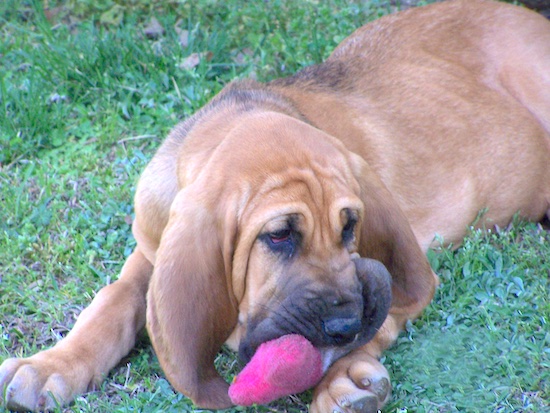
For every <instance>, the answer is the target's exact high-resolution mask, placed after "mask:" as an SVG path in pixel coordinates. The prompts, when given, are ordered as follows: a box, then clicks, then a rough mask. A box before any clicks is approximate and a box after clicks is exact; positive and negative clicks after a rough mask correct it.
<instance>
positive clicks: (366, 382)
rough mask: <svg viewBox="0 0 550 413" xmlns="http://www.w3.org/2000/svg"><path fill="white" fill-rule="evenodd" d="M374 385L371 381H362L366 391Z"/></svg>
mask: <svg viewBox="0 0 550 413" xmlns="http://www.w3.org/2000/svg"><path fill="white" fill-rule="evenodd" d="M371 384H372V382H371V381H370V379H363V380H361V386H363V387H364V388H365V389H366V388H367V387H369V386H370V385H371Z"/></svg>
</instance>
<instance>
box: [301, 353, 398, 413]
mask: <svg viewBox="0 0 550 413" xmlns="http://www.w3.org/2000/svg"><path fill="white" fill-rule="evenodd" d="M390 394H391V384H390V377H389V374H388V371H387V370H386V368H385V367H384V366H383V365H382V364H381V363H380V362H379V361H378V360H377V359H375V358H373V357H371V356H368V355H365V354H364V353H363V354H361V355H356V356H354V355H348V356H347V357H344V358H343V359H341V360H339V361H338V362H337V363H335V364H334V365H333V366H332V367H331V368H330V369H329V371H328V373H327V375H326V376H325V377H324V378H323V380H322V381H321V383H319V385H318V386H317V387H316V389H315V392H314V394H313V402H312V403H311V407H310V412H311V413H376V412H378V411H379V410H380V409H381V408H382V407H383V406H384V405H385V404H386V402H387V401H388V399H389V398H390Z"/></svg>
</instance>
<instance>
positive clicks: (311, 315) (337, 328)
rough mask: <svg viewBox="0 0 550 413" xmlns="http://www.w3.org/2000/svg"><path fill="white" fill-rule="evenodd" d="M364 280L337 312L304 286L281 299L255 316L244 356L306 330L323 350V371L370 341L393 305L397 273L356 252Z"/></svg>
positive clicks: (243, 358) (246, 358)
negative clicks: (394, 277)
mask: <svg viewBox="0 0 550 413" xmlns="http://www.w3.org/2000/svg"><path fill="white" fill-rule="evenodd" d="M353 261H354V263H355V267H356V274H357V278H358V279H359V284H360V285H361V291H360V292H358V293H357V294H356V295H357V297H355V299H354V300H351V299H350V301H349V302H347V303H346V304H345V305H342V307H341V308H340V309H339V310H338V311H339V312H338V313H337V315H336V316H335V315H334V314H330V313H328V312H327V308H328V307H330V305H327V302H326V298H325V297H323V296H319V295H318V294H317V296H316V297H315V296H314V295H313V294H311V292H309V294H308V291H307V289H306V288H305V287H304V288H294V289H293V293H291V294H288V295H287V296H286V297H285V298H284V299H282V300H281V299H280V300H279V304H278V305H277V307H276V308H271V309H270V311H269V312H267V311H266V312H265V313H264V314H261V315H259V316H256V317H255V318H253V319H252V320H249V322H248V327H247V333H246V336H245V337H244V339H243V340H242V341H241V343H240V345H239V358H240V359H241V361H242V362H244V363H248V362H249V361H250V359H251V358H252V356H253V355H254V353H255V352H256V350H257V348H258V347H259V346H260V345H261V344H262V343H264V342H267V341H270V340H274V339H276V338H279V337H281V336H284V335H287V334H300V335H302V336H304V337H305V338H306V339H308V340H309V341H310V342H311V343H312V344H313V345H314V346H315V347H316V348H318V349H319V350H320V352H321V355H322V361H323V371H326V370H327V369H328V368H329V367H330V365H331V364H332V363H334V362H335V361H336V360H338V359H339V358H341V357H343V356H344V355H346V354H347V353H349V352H351V351H353V350H354V349H356V348H358V347H360V346H362V345H364V344H366V343H368V342H369V341H370V340H371V339H372V338H373V337H374V336H375V335H376V333H377V332H378V329H379V328H380V327H381V326H382V323H383V322H384V320H385V319H386V317H387V315H388V311H389V308H390V305H391V276H390V274H389V273H388V271H387V269H386V267H385V266H384V265H383V264H382V263H380V262H379V261H375V260H372V259H367V258H355V259H354V260H353Z"/></svg>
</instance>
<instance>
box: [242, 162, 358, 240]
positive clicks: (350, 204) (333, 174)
mask: <svg viewBox="0 0 550 413" xmlns="http://www.w3.org/2000/svg"><path fill="white" fill-rule="evenodd" d="M350 186H351V187H353V185H349V184H348V182H346V180H345V179H344V177H343V176H342V175H339V174H338V173H337V171H329V170H326V169H324V170H322V171H321V173H319V172H318V171H317V170H315V169H313V168H298V167H289V168H287V170H286V171H284V172H282V173H277V174H273V175H271V176H269V177H268V178H267V179H266V180H265V181H264V182H263V184H262V185H261V186H260V188H259V189H258V191H257V192H256V194H255V196H252V197H251V198H250V199H249V202H248V205H247V207H246V208H245V209H246V210H245V211H244V214H243V221H245V222H247V226H249V227H250V228H254V230H253V231H254V232H256V233H257V232H259V231H262V230H264V231H265V230H267V231H276V230H278V229H280V228H281V227H283V226H285V225H286V224H288V221H289V220H291V219H292V220H295V221H296V224H299V226H300V227H303V228H304V229H310V230H313V229H316V230H323V229H326V230H333V229H335V230H338V231H339V228H340V227H341V225H342V222H343V221H344V222H345V221H346V219H348V218H349V213H354V214H357V215H358V216H361V215H362V213H363V203H362V202H361V200H360V198H359V196H358V193H356V191H354V190H353V189H352V188H350Z"/></svg>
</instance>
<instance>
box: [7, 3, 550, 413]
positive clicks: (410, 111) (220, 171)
mask: <svg viewBox="0 0 550 413" xmlns="http://www.w3.org/2000/svg"><path fill="white" fill-rule="evenodd" d="M549 183H550V23H549V22H548V21H546V20H545V19H544V18H543V17H541V16H540V15H537V14H536V13H534V12H531V11H528V10H526V9H522V8H519V7H516V6H512V5H508V4H504V3H498V2H492V1H487V0H452V1H449V2H443V3H437V4H433V5H430V6H425V7H421V8H416V9H410V10H408V11H406V12H402V13H397V14H395V15H390V16H386V17H383V18H381V19H379V20H376V21H374V22H372V23H369V24H367V25H366V26H364V27H362V28H360V29H358V30H357V31H355V32H354V33H353V34H351V36H349V37H348V38H347V39H345V40H344V41H343V42H342V43H341V44H340V45H339V46H338V47H337V48H336V49H335V50H334V52H333V53H332V55H331V56H330V57H329V58H328V59H327V60H326V61H325V62H324V63H322V64H320V65H317V66H312V67H309V68H306V69H304V70H302V71H300V72H298V73H297V74H296V75H294V76H291V77H288V78H284V79H278V80H274V81H272V82H269V83H266V84H261V83H258V82H255V81H237V82H234V83H231V84H229V85H228V86H226V87H225V89H224V90H222V92H221V93H220V94H218V95H217V96H216V97H215V98H214V99H213V100H212V101H211V102H210V103H209V104H207V105H206V106H205V107H204V108H203V109H201V110H200V111H199V112H197V113H196V114H195V115H194V116H192V117H191V118H189V119H187V120H186V121H184V122H183V123H181V124H179V125H177V126H176V127H175V128H174V129H173V130H172V132H171V133H170V134H169V136H168V137H167V139H166V140H165V142H164V143H163V145H162V146H161V147H160V148H159V150H158V152H157V153H156V154H155V156H154V157H153V158H152V160H151V162H150V163H149V164H148V166H147V167H146V169H145V171H144V172H143V174H142V176H141V179H140V181H139V183H138V187H137V191H136V196H135V221H134V223H133V228H132V230H133V234H134V236H135V239H136V241H137V247H136V249H135V251H134V252H133V253H132V254H131V255H130V256H129V258H128V260H127V261H126V263H125V265H124V267H123V268H122V272H121V275H120V278H119V279H118V280H117V281H116V282H114V283H113V284H111V285H108V286H106V287H105V288H103V289H102V290H101V291H99V293H98V294H97V296H96V297H95V298H94V300H93V301H92V303H91V305H90V306H89V307H88V308H86V309H85V310H84V311H83V312H82V314H81V315H80V316H79V318H78V320H77V322H76V324H75V326H74V328H73V329H72V331H71V332H70V333H69V334H68V335H67V336H66V337H65V338H64V339H63V340H61V341H60V342H59V343H58V344H57V345H55V346H54V347H53V348H51V349H48V350H45V351H42V352H40V353H38V354H36V355H34V356H32V357H29V358H25V359H16V358H12V359H7V360H6V361H4V363H3V364H2V366H1V367H0V388H5V400H4V403H5V404H6V405H7V407H8V408H10V409H13V410H25V411H26V410H41V409H49V408H52V407H53V406H55V403H56V402H60V403H68V402H70V401H71V400H72V399H74V397H76V396H77V395H79V394H81V393H84V392H85V391H86V390H87V389H90V388H92V387H94V386H95V385H97V384H98V383H99V382H100V381H101V380H102V379H103V378H104V376H105V375H106V374H107V372H108V371H109V370H110V369H111V368H112V367H114V366H115V365H116V364H117V363H118V362H119V361H120V359H121V358H122V357H123V356H125V355H126V354H127V353H128V352H129V351H130V349H131V348H132V346H133V345H134V342H135V338H136V335H137V334H138V332H139V331H140V330H142V329H143V328H144V326H146V327H147V331H148V333H149V336H150V338H151V342H152V344H153V347H154V350H155V352H156V354H157V356H158V359H159V362H160V364H161V366H162V369H163V371H164V373H165V375H166V377H167V378H168V380H169V381H170V383H171V384H172V385H173V387H174V388H175V389H176V390H178V391H180V392H181V393H183V394H184V395H186V396H188V397H189V398H191V399H192V400H193V401H194V402H195V403H196V404H197V405H198V406H201V407H205V408H210V409H220V408H227V407H229V406H230V405H231V402H230V400H229V397H228V395H227V389H228V385H227V383H226V382H225V381H224V380H223V379H222V378H221V377H220V375H219V374H218V372H217V371H216V369H215V368H214V364H213V361H214V357H215V356H216V354H217V353H218V351H219V350H220V347H221V346H222V345H223V344H224V343H226V344H227V345H228V346H229V347H230V348H233V349H235V350H236V351H238V353H239V356H240V357H241V358H242V359H243V360H244V361H247V360H249V359H250V358H251V356H252V355H253V354H254V352H255V350H256V349H257V348H258V346H259V345H260V344H261V343H263V342H266V341H268V340H271V339H273V338H277V337H280V336H282V335H285V334H289V333H296V334H301V335H303V336H304V337H306V338H307V339H308V340H309V341H311V343H312V344H313V345H314V346H316V347H317V348H318V349H319V350H320V352H321V354H322V361H323V369H324V377H323V379H322V381H321V382H320V383H319V384H318V385H317V386H316V388H315V390H314V393H313V401H312V404H311V406H310V411H311V412H314V413H325V412H333V411H337V412H366V413H370V412H376V411H377V410H378V409H380V408H382V407H383V405H384V404H385V403H386V402H387V400H388V398H389V397H390V394H391V384H390V378H389V375H388V372H387V370H386V369H385V368H384V366H383V365H382V364H381V362H380V361H379V359H380V357H381V354H382V352H383V351H384V349H386V348H387V347H388V346H389V345H390V344H391V343H392V342H393V341H394V340H395V339H396V337H397V335H398V334H399V332H400V330H402V329H403V327H404V325H405V323H406V322H407V321H408V320H412V319H414V318H416V317H417V316H418V315H419V314H420V313H421V312H422V310H423V309H424V308H425V307H426V306H427V305H428V304H429V303H430V301H431V299H432V297H433V295H434V291H435V289H436V287H437V285H438V278H437V276H436V275H435V274H434V272H433V271H432V269H431V268H430V265H429V263H428V261H427V259H426V255H425V253H426V252H427V250H428V249H429V248H430V247H431V246H433V245H434V242H435V241H434V236H435V234H439V235H440V236H441V237H442V238H443V239H444V241H445V242H446V243H452V244H453V245H455V246H456V245H458V244H460V242H461V240H462V238H463V237H464V236H465V234H466V231H467V228H468V227H469V226H470V224H471V223H472V222H473V221H474V220H475V219H476V217H477V216H478V213H479V211H480V210H482V209H485V210H486V212H485V213H484V214H483V215H482V216H481V218H480V219H479V220H478V221H477V224H476V225H477V226H479V227H485V228H489V227H491V226H494V225H499V226H504V225H506V224H507V223H508V222H509V221H510V220H511V219H512V217H513V216H514V215H515V214H519V215H520V216H521V217H523V218H525V219H528V220H533V221H538V220H541V219H543V217H544V216H545V215H548V214H549V212H550V185H549Z"/></svg>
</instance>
